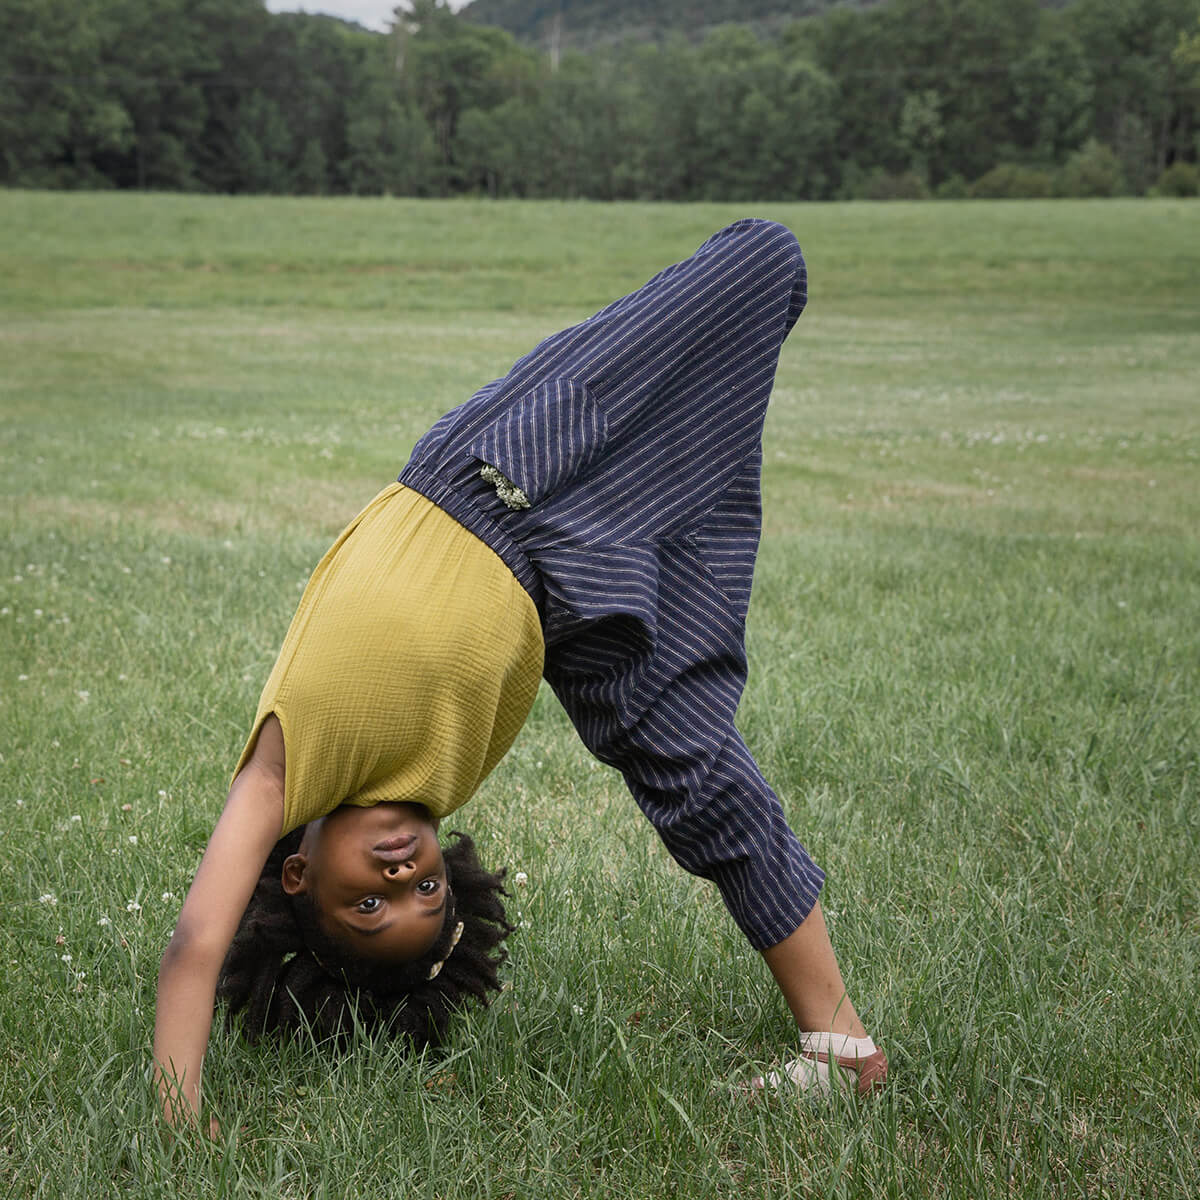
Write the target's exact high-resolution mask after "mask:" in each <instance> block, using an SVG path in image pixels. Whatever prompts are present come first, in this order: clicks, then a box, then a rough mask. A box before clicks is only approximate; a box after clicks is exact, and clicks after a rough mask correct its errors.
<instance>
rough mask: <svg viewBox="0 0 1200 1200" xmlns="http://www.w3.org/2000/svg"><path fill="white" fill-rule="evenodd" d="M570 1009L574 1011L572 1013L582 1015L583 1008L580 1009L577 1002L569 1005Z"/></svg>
mask: <svg viewBox="0 0 1200 1200" xmlns="http://www.w3.org/2000/svg"><path fill="white" fill-rule="evenodd" d="M571 1011H572V1012H573V1013H574V1014H575V1015H576V1016H577V1017H582V1016H583V1009H582V1008H580V1007H579V1005H578V1004H572V1005H571Z"/></svg>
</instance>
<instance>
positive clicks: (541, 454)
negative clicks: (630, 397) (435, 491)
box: [467, 379, 608, 508]
mask: <svg viewBox="0 0 1200 1200" xmlns="http://www.w3.org/2000/svg"><path fill="white" fill-rule="evenodd" d="M607 436H608V426H607V422H606V420H605V416H604V410H603V409H602V408H601V407H600V404H599V403H598V402H597V401H596V400H595V398H594V397H593V396H592V395H591V393H590V392H588V390H587V388H586V387H584V385H583V384H582V383H578V382H577V381H575V380H573V379H551V380H548V381H547V382H545V383H542V384H539V385H538V386H537V387H536V388H534V389H533V390H532V391H530V392H526V393H525V394H524V395H523V396H521V397H519V398H518V399H516V400H514V401H513V402H512V404H511V405H509V407H508V408H507V409H505V411H504V412H503V413H502V414H501V415H500V416H499V417H497V418H496V420H494V421H493V422H492V423H491V424H490V425H489V426H488V427H487V428H486V429H484V430H483V432H482V433H480V434H479V436H478V437H476V438H475V439H474V441H472V442H471V443H470V444H469V446H468V447H467V449H468V452H469V453H470V454H471V455H472V456H473V457H474V458H476V459H478V460H479V462H480V463H481V464H482V470H481V474H482V475H483V477H484V478H485V479H487V480H488V482H490V483H492V484H494V485H495V487H496V494H497V495H498V496H499V497H500V499H501V500H503V501H504V503H505V504H506V505H508V507H509V508H528V507H530V506H531V505H534V504H537V503H539V502H540V501H542V500H545V499H546V498H547V497H548V496H550V495H552V494H553V493H554V492H556V491H558V490H559V489H560V488H562V487H563V485H564V484H566V483H569V482H570V481H571V480H572V479H574V478H576V477H577V476H579V475H581V474H583V473H584V472H586V471H587V470H588V468H589V467H591V466H593V465H594V464H595V463H596V462H598V461H599V459H600V456H601V454H602V453H603V451H604V443H605V441H606V439H607ZM488 468H491V471H490V472H489V470H488Z"/></svg>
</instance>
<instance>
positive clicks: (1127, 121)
mask: <svg viewBox="0 0 1200 1200" xmlns="http://www.w3.org/2000/svg"><path fill="white" fill-rule="evenodd" d="M1067 17H1068V18H1069V20H1070V23H1071V25H1072V27H1073V29H1074V30H1075V32H1076V34H1077V36H1078V38H1079V41H1080V43H1081V44H1082V46H1083V48H1084V51H1085V53H1086V55H1087V58H1088V61H1089V65H1090V67H1091V71H1092V78H1093V85H1094V88H1095V124H1094V131H1095V134H1096V136H1097V137H1098V138H1099V139H1100V140H1101V141H1103V142H1105V143H1107V144H1108V145H1109V146H1112V147H1116V148H1118V149H1119V151H1120V156H1121V158H1122V166H1123V168H1124V171H1125V173H1126V174H1127V175H1128V176H1130V177H1131V178H1130V182H1131V183H1135V184H1137V183H1138V182H1143V181H1146V180H1148V179H1152V178H1156V177H1157V176H1158V174H1160V173H1161V171H1162V169H1163V168H1164V167H1165V166H1166V165H1167V162H1168V161H1169V160H1171V159H1173V158H1176V157H1181V156H1187V155H1191V154H1194V153H1195V146H1194V144H1193V143H1192V134H1191V131H1192V129H1194V128H1195V121H1194V117H1195V101H1194V96H1193V95H1192V94H1191V93H1190V92H1189V82H1190V81H1189V80H1188V78H1187V77H1186V75H1185V74H1183V73H1181V72H1180V69H1179V60H1178V59H1177V57H1176V55H1175V51H1176V49H1177V47H1178V46H1179V41H1180V35H1181V34H1183V33H1185V32H1189V31H1190V30H1192V29H1194V28H1195V26H1196V23H1197V21H1198V20H1200V0H1077V2H1076V3H1075V4H1074V6H1073V7H1072V8H1071V9H1069V10H1068V12H1067Z"/></svg>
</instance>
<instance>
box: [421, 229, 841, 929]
mask: <svg viewBox="0 0 1200 1200" xmlns="http://www.w3.org/2000/svg"><path fill="white" fill-rule="evenodd" d="M806 298H807V293H806V273H805V267H804V259H803V258H802V256H801V254H800V248H799V246H798V245H797V244H796V239H795V237H793V235H792V234H791V233H790V232H789V231H788V230H787V229H785V228H784V227H783V226H781V225H776V224H773V223H771V222H767V221H756V220H746V221H739V222H737V223H736V224H734V225H730V226H729V227H728V228H726V229H723V230H721V231H720V232H719V233H717V234H716V235H714V236H713V237H712V238H710V239H709V240H708V241H707V242H706V243H705V244H704V245H703V246H701V247H700V249H699V250H697V251H696V253H695V254H693V255H692V257H691V258H689V259H687V260H685V261H684V262H681V263H677V264H676V265H675V266H672V267H668V268H667V269H666V270H665V271H663V272H661V273H660V274H658V275H656V276H655V277H654V278H653V279H651V280H650V281H649V282H648V283H647V284H646V285H645V286H644V287H641V288H639V289H638V290H637V291H636V292H633V293H632V294H631V295H628V296H626V297H624V298H623V299H621V300H618V301H616V302H615V303H614V304H610V305H609V306H608V307H607V308H605V309H603V310H602V311H600V312H598V313H597V314H596V315H595V316H593V317H591V318H589V319H588V320H586V321H584V322H583V323H582V324H580V325H576V326H574V327H572V328H570V329H566V330H564V331H563V332H561V333H558V334H555V335H554V336H553V337H549V338H547V339H546V340H545V341H544V342H542V343H541V344H540V345H539V346H538V347H537V348H536V349H534V350H533V351H532V352H531V353H529V354H527V355H526V356H525V357H524V358H522V359H520V361H518V362H517V363H516V364H515V365H514V366H513V368H512V370H511V371H510V372H509V373H508V375H506V376H505V377H504V378H503V379H500V380H497V381H495V382H494V383H491V384H489V385H488V386H486V387H485V388H483V389H482V390H481V391H479V392H478V393H476V395H475V396H473V397H472V398H471V399H470V400H468V401H467V402H466V403H465V404H463V405H461V406H460V407H459V408H456V409H454V410H453V411H452V412H450V413H447V414H446V416H444V417H443V418H442V419H441V420H440V421H438V422H437V424H436V425H435V426H434V427H433V428H432V429H431V430H430V431H429V433H427V434H426V435H425V436H424V437H423V438H422V439H421V440H420V441H419V442H418V443H417V445H416V447H415V448H414V450H413V455H412V459H411V461H410V462H409V464H408V466H407V467H405V469H404V471H403V473H402V474H401V475H400V480H401V482H402V483H404V484H406V485H408V486H409V487H411V488H414V489H415V490H417V491H419V492H421V493H423V494H424V495H425V496H427V497H428V498H429V499H430V500H432V501H433V502H434V503H436V504H438V505H439V506H441V507H442V508H444V509H446V511H448V512H449V513H450V514H451V515H452V516H454V517H455V518H456V519H457V520H458V521H460V522H461V523H462V524H463V525H465V526H466V527H467V528H468V529H470V530H471V531H472V532H473V533H475V534H476V535H477V536H478V537H480V538H482V539H483V540H484V541H485V542H487V543H488V544H489V545H490V546H491V547H492V548H493V549H494V550H495V551H496V552H497V553H498V554H499V555H500V556H501V557H502V558H503V559H504V561H505V562H506V563H507V564H508V565H509V567H510V569H511V570H512V571H513V573H514V574H515V575H516V577H517V578H518V579H519V580H520V581H521V583H522V584H523V585H524V586H525V588H526V589H527V590H528V591H529V593H530V595H531V596H532V597H533V599H534V602H535V603H536V604H537V606H538V611H539V613H540V614H541V619H542V625H543V630H544V634H545V641H546V661H545V677H546V679H547V680H548V681H549V683H550V685H551V687H552V688H553V689H554V692H555V694H556V695H557V696H558V698H559V700H560V701H561V702H562V704H563V707H564V708H565V709H566V711H567V714H568V715H569V716H570V718H571V720H572V722H573V723H574V724H575V727H576V728H577V729H578V731H579V733H580V736H581V737H582V738H583V741H584V742H585V743H586V745H587V746H588V748H589V749H590V750H591V751H592V753H594V754H595V755H596V757H597V758H599V759H601V760H602V761H603V762H605V763H609V764H611V765H612V766H614V767H616V768H617V769H618V770H620V771H621V773H622V774H623V775H624V777H625V780H626V782H627V783H628V785H629V788H630V790H631V791H632V793H633V795H634V797H635V799H636V800H637V802H638V804H639V805H640V807H641V808H642V810H643V811H644V812H645V814H646V816H647V817H649V818H650V820H651V821H652V822H653V823H654V826H655V828H656V829H657V830H658V832H659V834H660V836H661V837H662V839H663V842H664V843H665V844H666V846H667V848H668V849H669V850H670V852H671V854H672V855H673V856H674V857H675V859H676V860H677V861H678V862H679V863H680V864H681V865H682V866H683V867H684V868H686V869H687V870H688V871H692V872H694V873H695V874H698V875H702V876H704V877H705V878H707V879H711V880H712V881H713V882H714V883H716V885H717V887H718V888H719V889H720V891H721V895H722V896H723V898H724V900H725V903H726V905H727V906H728V907H729V910H730V912H731V913H732V914H733V917H734V919H735V920H736V921H737V923H738V925H739V926H740V928H741V929H742V930H743V931H744V932H745V934H746V936H747V937H748V938H749V940H750V942H751V943H752V944H753V945H754V946H755V947H756V948H758V949H763V948H765V947H767V946H772V945H774V944H775V943H777V942H779V941H782V940H783V939H784V938H785V937H787V935H788V934H790V933H791V932H792V931H793V930H794V929H795V928H796V927H797V926H798V925H799V924H800V922H801V921H803V919H804V918H805V917H806V916H807V915H808V913H809V911H810V910H811V908H812V906H813V904H814V903H815V901H816V898H817V895H818V893H819V891H820V888H821V883H822V881H823V878H824V876H823V874H822V872H821V870H820V869H819V868H818V867H817V866H816V865H815V864H814V863H813V862H812V860H811V859H810V858H809V857H808V855H807V854H806V853H805V851H804V849H803V848H802V847H801V845H800V843H799V842H798V841H797V840H796V837H795V835H794V834H793V833H792V831H791V830H790V829H789V828H788V825H787V822H786V820H785V818H784V815H783V810H782V808H781V807H780V804H779V800H778V798H777V797H776V795H775V793H774V792H773V791H772V790H771V788H770V787H769V786H768V785H767V783H766V781H765V780H764V779H763V777H762V774H761V772H760V771H759V769H758V767H757V765H756V764H755V762H754V759H753V758H752V757H751V755H750V752H749V751H748V750H747V749H746V746H745V745H744V744H743V742H742V739H741V737H740V735H739V734H738V732H737V730H736V729H735V727H734V714H735V712H736V710H737V706H738V701H739V699H740V698H741V694H742V689H743V687H744V686H745V681H746V654H745V646H744V635H745V620H746V609H747V605H748V604H749V600H750V584H751V578H752V575H753V571H754V559H755V553H756V551H757V548H758V538H759V527H760V499H759V480H760V474H761V465H762V444H761V440H762V428H763V418H764V416H765V413H766V408H767V401H768V399H769V397H770V394H771V386H772V383H773V380H774V377H775V367H776V363H777V362H778V358H779V351H780V347H781V346H782V344H783V340H784V338H785V337H787V335H788V332H789V331H790V330H791V328H792V326H793V325H794V324H795V322H796V319H797V318H798V317H799V315H800V313H801V311H802V310H803V308H804V304H805V300H806Z"/></svg>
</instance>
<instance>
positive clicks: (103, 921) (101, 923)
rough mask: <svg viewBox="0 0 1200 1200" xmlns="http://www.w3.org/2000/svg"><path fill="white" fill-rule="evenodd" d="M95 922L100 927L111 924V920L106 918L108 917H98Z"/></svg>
mask: <svg viewBox="0 0 1200 1200" xmlns="http://www.w3.org/2000/svg"><path fill="white" fill-rule="evenodd" d="M96 924H97V925H99V926H101V928H103V927H104V926H105V925H111V924H112V921H110V920H109V919H108V917H101V918H100V920H98V921H97V922H96Z"/></svg>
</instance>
